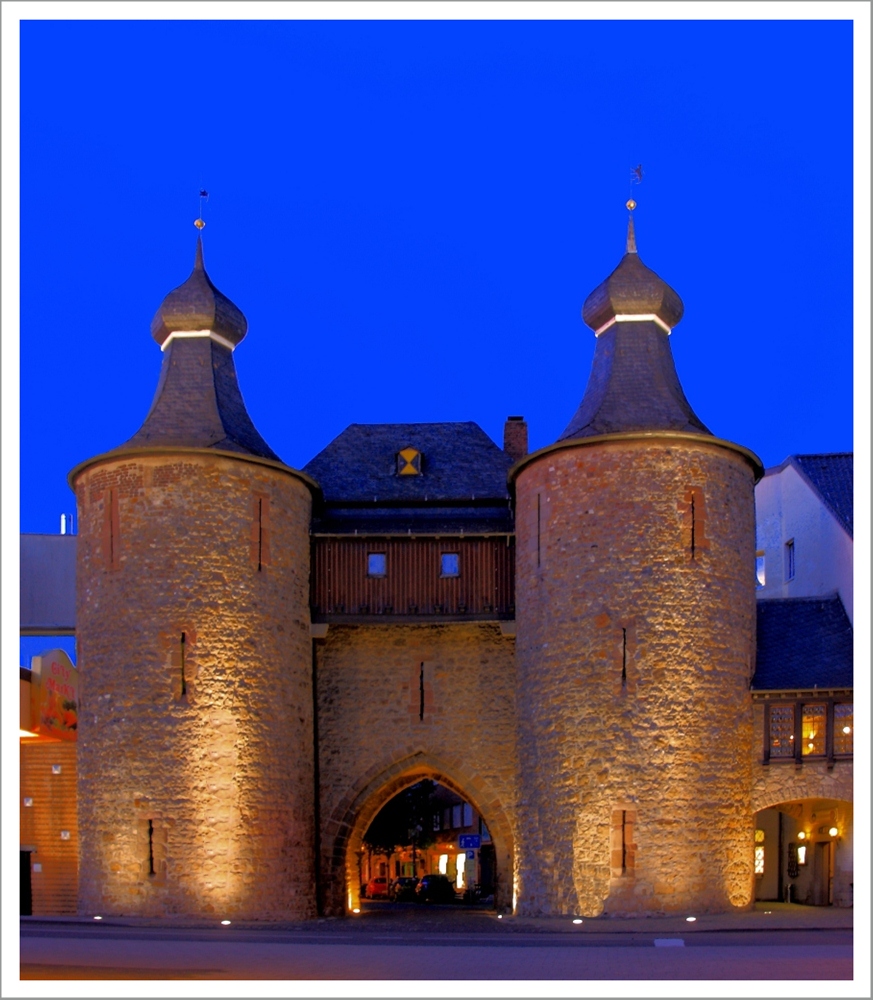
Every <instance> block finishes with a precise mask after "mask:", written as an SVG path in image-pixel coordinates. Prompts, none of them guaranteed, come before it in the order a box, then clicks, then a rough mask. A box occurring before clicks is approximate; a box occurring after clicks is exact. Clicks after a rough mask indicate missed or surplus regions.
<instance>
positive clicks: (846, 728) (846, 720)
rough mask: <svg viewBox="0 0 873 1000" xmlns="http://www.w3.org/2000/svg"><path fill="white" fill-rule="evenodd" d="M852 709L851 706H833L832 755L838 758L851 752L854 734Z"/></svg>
mask: <svg viewBox="0 0 873 1000" xmlns="http://www.w3.org/2000/svg"><path fill="white" fill-rule="evenodd" d="M853 708H854V706H853V705H851V704H837V705H834V753H835V754H837V755H839V756H842V755H844V754H850V753H852V751H853V739H854V732H855V720H854V716H853Z"/></svg>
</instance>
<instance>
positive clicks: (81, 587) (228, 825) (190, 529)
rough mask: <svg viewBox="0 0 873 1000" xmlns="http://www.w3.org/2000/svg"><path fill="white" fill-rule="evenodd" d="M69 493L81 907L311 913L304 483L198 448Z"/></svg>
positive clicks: (146, 460) (88, 475)
mask: <svg viewBox="0 0 873 1000" xmlns="http://www.w3.org/2000/svg"><path fill="white" fill-rule="evenodd" d="M75 487H76V494H77V499H78V507H79V531H80V534H79V551H78V560H79V561H78V577H77V616H78V627H79V665H80V668H81V708H80V713H79V727H80V728H79V835H80V841H81V848H80V878H79V910H80V912H81V913H86V914H87V913H100V914H138V915H164V914H181V915H189V916H198V917H208V916H215V917H216V918H224V917H227V918H230V919H233V918H237V919H250V920H254V919H281V918H285V919H291V918H303V917H311V916H313V915H314V912H315V900H314V893H313V885H314V864H313V844H314V823H313V815H314V814H313V736H312V729H313V719H312V687H311V641H310V634H309V633H310V621H309V521H310V493H309V490H308V489H307V487H306V486H305V485H304V483H303V482H302V481H301V480H300V479H298V478H297V477H295V476H294V475H292V474H290V473H288V472H284V471H282V469H280V468H277V467H275V466H270V465H268V464H260V463H258V462H255V461H247V460H245V459H244V457H242V456H241V457H240V458H239V459H237V458H230V457H226V456H221V455H218V454H214V453H210V452H207V451H189V452H181V451H180V452H177V453H175V454H165V455H153V456H148V455H136V454H128V456H126V457H120V458H114V459H106V460H104V461H102V462H98V463H97V464H95V465H92V466H90V467H87V468H86V469H85V470H84V471H82V472H81V473H80V474H79V475H78V478H77V481H76V483H75ZM183 635H184V641H183V640H182V636H183ZM183 683H184V690H183Z"/></svg>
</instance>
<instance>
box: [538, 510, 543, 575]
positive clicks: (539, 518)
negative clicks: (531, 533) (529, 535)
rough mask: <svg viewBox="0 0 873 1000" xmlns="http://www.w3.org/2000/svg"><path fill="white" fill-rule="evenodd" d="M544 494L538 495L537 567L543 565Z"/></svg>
mask: <svg viewBox="0 0 873 1000" xmlns="http://www.w3.org/2000/svg"><path fill="white" fill-rule="evenodd" d="M542 506H543V504H542V494H541V493H537V566H540V565H542V557H541V555H540V544H541V539H542Z"/></svg>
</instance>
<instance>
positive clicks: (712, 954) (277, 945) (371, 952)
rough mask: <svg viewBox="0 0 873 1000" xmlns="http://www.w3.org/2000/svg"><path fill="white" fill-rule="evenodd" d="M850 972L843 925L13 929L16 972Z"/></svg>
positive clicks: (530, 977) (580, 975)
mask: <svg viewBox="0 0 873 1000" xmlns="http://www.w3.org/2000/svg"><path fill="white" fill-rule="evenodd" d="M474 927H475V929H473V928H474ZM851 978H852V932H851V931H850V930H843V929H834V930H801V929H797V930H767V931H753V932H749V931H714V932H701V931H698V932H694V933H686V934H681V933H669V934H659V932H658V931H657V930H653V931H646V932H639V933H628V932H626V931H625V932H623V933H622V932H617V933H600V932H599V931H598V932H597V933H590V932H588V933H584V934H583V933H579V934H575V933H560V934H556V933H549V932H529V931H523V930H513V929H509V928H506V929H504V928H503V927H499V925H498V926H497V927H495V923H494V922H493V921H477V922H474V923H471V924H470V925H469V926H468V927H467V928H462V927H461V926H458V928H457V929H456V930H455V931H452V930H446V929H442V930H441V931H439V932H437V931H436V930H435V928H434V927H433V926H432V925H429V922H428V921H427V920H418V921H407V922H404V923H398V924H396V926H392V925H391V924H389V923H379V922H373V923H372V924H370V926H366V925H365V924H364V922H363V921H360V922H357V925H352V926H350V925H349V923H348V922H337V923H335V924H332V925H325V924H318V925H316V926H315V927H312V925H310V926H309V927H307V928H305V929H299V928H298V929H287V930H275V929H272V928H271V929H260V928H258V929H249V928H247V929H235V928H233V927H227V928H222V927H218V928H182V927H179V928H168V927H166V926H164V927H139V926H136V927H130V926H113V925H111V924H100V925H88V924H82V923H68V924H63V923H59V924H53V923H48V922H47V923H24V924H23V925H22V937H21V979H22V980H33V979H40V980H51V979H56V980H61V979H63V980H86V979H91V980H155V979H165V980H166V979H170V980H201V979H209V980H222V979H224V980H349V981H360V980H386V981H391V980H430V981H449V980H496V981H508V980H514V981H517V982H524V981H556V980H622V981H632V980H673V981H684V980H694V981H699V980H721V981H725V980H795V981H796V980H801V981H803V980H806V981H809V980H850V979H851ZM128 995H133V994H130V993H128ZM214 995H216V996H217V995H221V994H220V993H218V992H217V991H216V992H215V994H214ZM225 995H227V994H225Z"/></svg>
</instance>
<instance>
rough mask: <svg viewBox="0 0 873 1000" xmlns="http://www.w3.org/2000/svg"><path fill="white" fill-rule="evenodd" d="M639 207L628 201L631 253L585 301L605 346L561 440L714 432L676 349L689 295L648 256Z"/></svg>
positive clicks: (599, 342)
mask: <svg viewBox="0 0 873 1000" xmlns="http://www.w3.org/2000/svg"><path fill="white" fill-rule="evenodd" d="M635 208H636V202H635V201H634V200H633V199H630V200H628V202H627V209H628V212H629V213H630V214H629V216H628V225H627V251H626V253H625V255H624V256H623V257H622V259H621V261H620V262H619V264H618V267H617V268H616V269H615V270H614V271H613V272H612V274H610V275H609V277H608V278H607V279H606V280H605V281H603V282H601V284H600V285H598V286H597V288H595V289H594V291H593V292H592V293H591V294H590V295H589V296H588V298H587V299H586V300H585V304H584V305H583V306H582V318H583V319H584V320H585V322H586V323H587V324H588V326H590V327H591V328H592V329H593V330H594V333H595V336H596V337H597V347H596V348H595V351H594V361H593V363H592V366H591V375H590V377H589V379H588V385H587V387H586V389H585V395H584V396H583V398H582V402H581V403H580V404H579V409H578V410H577V411H576V413H575V415H574V417H573V419H572V420H571V421H570V423H569V424H568V425H567V428H566V429H565V431H564V433H563V434H562V435H561V437H560V438H559V440H565V439H569V438H579V437H592V436H594V435H599V434H616V433H621V432H624V431H637V430H681V431H688V432H691V433H696V434H709V433H710V432H709V431H708V430H707V429H706V427H705V426H704V425H703V423H701V421H700V419H699V418H698V417H697V416H696V414H695V413H694V411H693V410H692V409H691V406H690V404H689V402H688V400H687V399H686V398H685V393H684V392H683V391H682V386H681V385H680V383H679V376H678V375H677V374H676V366H675V364H674V361H673V353H672V351H671V349H670V340H669V334H670V332H671V330H672V329H673V327H675V326H676V324H677V323H678V322H679V321H680V320H681V319H682V313H683V311H684V307H683V305H682V300H681V299H680V298H679V296H678V295H677V294H676V292H674V291H673V289H672V288H671V287H670V286H669V285H668V284H667V282H666V281H664V280H663V279H662V278H660V277H659V276H658V275H657V274H655V272H654V271H652V270H650V269H649V268H648V267H646V265H645V264H644V263H643V262H642V261H641V260H640V257H639V254H638V253H637V241H636V231H635V228H634V218H633V210H634V209H635Z"/></svg>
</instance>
